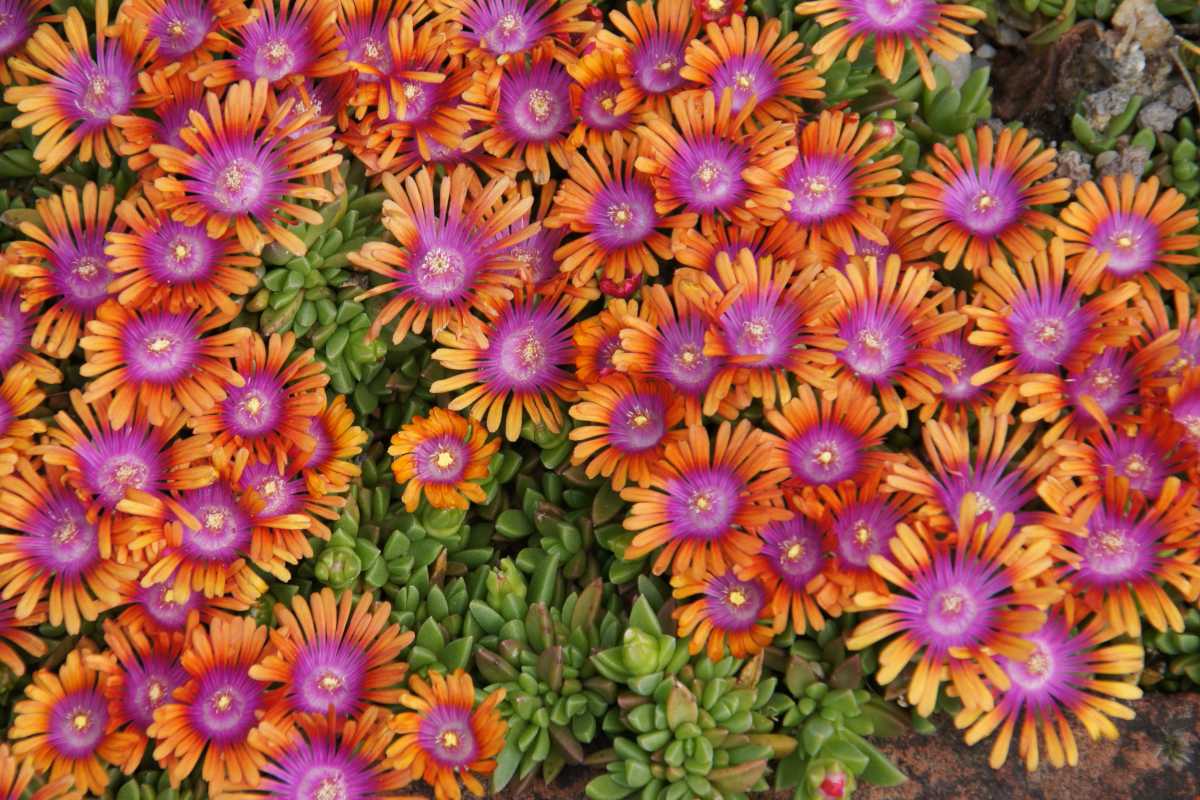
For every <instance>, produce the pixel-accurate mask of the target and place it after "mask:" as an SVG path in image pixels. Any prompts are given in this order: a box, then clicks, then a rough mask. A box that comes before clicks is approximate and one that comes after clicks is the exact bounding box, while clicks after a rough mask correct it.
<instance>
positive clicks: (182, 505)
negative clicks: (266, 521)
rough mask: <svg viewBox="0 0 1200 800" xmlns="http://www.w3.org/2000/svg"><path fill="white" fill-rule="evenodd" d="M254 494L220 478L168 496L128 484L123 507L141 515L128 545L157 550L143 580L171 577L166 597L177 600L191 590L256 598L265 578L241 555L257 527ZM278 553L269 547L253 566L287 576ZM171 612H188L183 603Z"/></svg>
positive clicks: (153, 582) (246, 600)
mask: <svg viewBox="0 0 1200 800" xmlns="http://www.w3.org/2000/svg"><path fill="white" fill-rule="evenodd" d="M255 500H256V498H254V497H250V496H248V495H247V494H246V493H241V494H240V495H239V494H237V493H235V492H234V490H233V488H232V487H231V486H230V485H229V484H228V483H227V482H226V481H224V480H222V481H218V482H216V483H212V484H210V485H208V486H203V487H201V488H199V489H189V490H186V491H183V492H179V493H177V494H176V495H174V496H167V497H156V496H154V495H150V494H147V493H145V492H140V491H138V490H132V489H131V490H127V497H126V499H125V500H124V501H122V503H121V508H122V509H123V510H127V511H128V512H129V513H131V514H136V515H138V516H139V517H143V518H145V520H144V521H139V522H140V524H139V528H140V530H141V535H140V536H139V537H138V539H137V540H136V541H135V542H134V543H133V545H132V547H134V548H135V549H136V548H139V547H140V548H154V550H153V551H154V552H156V554H157V555H156V556H155V558H154V559H153V561H152V562H151V563H150V565H149V566H148V567H147V569H146V571H145V572H144V573H143V574H142V576H141V581H140V583H141V586H142V587H143V588H145V589H149V588H151V587H153V586H156V585H158V584H163V583H167V582H170V584H171V597H170V600H171V601H172V602H173V603H174V604H175V605H178V604H180V603H182V602H184V601H186V600H187V599H188V596H189V594H190V593H191V592H199V593H201V594H202V595H203V596H204V597H208V598H227V597H229V598H232V599H234V600H236V601H238V602H240V603H252V602H254V601H255V600H257V599H258V598H259V597H260V596H261V595H262V593H263V592H265V591H266V589H267V584H266V582H265V581H264V580H263V579H262V578H260V577H259V576H258V575H257V574H256V573H255V572H254V570H252V569H251V568H250V564H248V563H247V561H246V558H245V556H247V555H249V554H250V551H251V546H252V543H253V539H254V538H255V533H256V531H255V527H254V526H255V516H256V512H257V505H258V504H257V503H256V502H255ZM301 524H303V523H301ZM259 538H260V540H261V538H262V534H259ZM259 549H262V548H261V547H260V548H259ZM282 555H283V554H275V553H272V554H271V556H272V557H271V558H270V560H269V561H263V562H260V563H256V566H258V567H260V568H262V569H264V570H266V571H268V572H271V573H273V574H275V575H276V576H277V577H279V576H281V577H280V579H281V580H287V578H288V573H287V571H286V570H284V569H282V567H281V566H280V564H279V560H280V559H281V558H282ZM173 613H175V614H180V615H183V616H184V617H185V618H186V616H187V614H186V613H185V611H184V610H183V609H174V612H173Z"/></svg>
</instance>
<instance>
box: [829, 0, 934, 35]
mask: <svg viewBox="0 0 1200 800" xmlns="http://www.w3.org/2000/svg"><path fill="white" fill-rule="evenodd" d="M936 7H937V3H936V2H935V0H849V2H848V3H847V8H848V11H849V14H850V25H851V27H852V29H853V30H854V32H855V33H862V34H875V35H877V36H879V35H892V36H905V37H912V38H920V37H922V36H923V35H924V34H926V32H927V31H928V30H929V27H930V25H931V23H932V22H933V21H934V19H935V16H936V13H937V12H936V11H935V9H936Z"/></svg>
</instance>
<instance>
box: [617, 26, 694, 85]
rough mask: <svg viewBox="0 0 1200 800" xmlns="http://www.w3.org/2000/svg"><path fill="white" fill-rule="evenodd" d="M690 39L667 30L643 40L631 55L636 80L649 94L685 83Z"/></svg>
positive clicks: (631, 64)
mask: <svg viewBox="0 0 1200 800" xmlns="http://www.w3.org/2000/svg"><path fill="white" fill-rule="evenodd" d="M686 44H687V43H686V42H683V41H680V40H679V39H678V38H673V37H671V36H668V35H667V34H664V33H655V34H652V35H650V36H649V37H647V38H645V39H643V40H642V42H641V43H640V44H639V45H638V48H637V49H636V50H634V52H633V53H632V54H631V57H630V66H631V67H632V70H633V80H634V83H636V84H637V85H638V87H639V88H640V89H641V90H642V91H643V92H645V93H646V94H667V93H669V92H672V91H674V90H676V89H678V88H679V87H680V86H683V83H684V80H683V76H682V75H680V74H679V70H680V69H682V68H683V63H684V50H685V47H686Z"/></svg>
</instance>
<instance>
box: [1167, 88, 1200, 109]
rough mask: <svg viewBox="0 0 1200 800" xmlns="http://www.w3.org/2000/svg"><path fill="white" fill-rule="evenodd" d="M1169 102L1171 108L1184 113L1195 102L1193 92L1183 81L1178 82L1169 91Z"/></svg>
mask: <svg viewBox="0 0 1200 800" xmlns="http://www.w3.org/2000/svg"><path fill="white" fill-rule="evenodd" d="M1167 103H1168V104H1169V105H1170V106H1171V108H1173V109H1175V110H1176V111H1178V112H1180V113H1183V112H1184V111H1187V110H1188V109H1189V108H1191V107H1192V105H1193V104H1194V103H1195V100H1193V98H1192V93H1191V92H1189V91H1188V88H1187V87H1186V86H1184V85H1183V84H1182V83H1180V84H1176V85H1175V87H1174V88H1173V89H1171V91H1170V92H1168V93H1167Z"/></svg>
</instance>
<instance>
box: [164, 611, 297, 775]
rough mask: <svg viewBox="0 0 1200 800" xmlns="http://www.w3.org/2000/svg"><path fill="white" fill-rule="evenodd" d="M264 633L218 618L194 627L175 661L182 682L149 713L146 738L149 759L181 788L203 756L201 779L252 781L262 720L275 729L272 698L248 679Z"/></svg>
mask: <svg viewBox="0 0 1200 800" xmlns="http://www.w3.org/2000/svg"><path fill="white" fill-rule="evenodd" d="M266 646H267V629H266V628H263V627H260V626H258V625H256V624H255V623H254V620H253V619H251V618H250V617H216V618H214V619H213V620H212V622H211V623H209V625H208V626H207V627H205V626H198V627H196V628H194V629H193V630H192V631H191V633H190V635H189V636H188V639H187V645H186V646H185V647H184V650H183V655H182V657H181V658H180V659H179V663H180V665H181V666H182V667H183V671H184V672H185V673H187V681H186V683H184V684H183V685H182V686H180V687H179V688H178V689H176V690H175V692H174V693H173V694H172V697H171V702H169V703H165V704H163V705H161V706H159V707H158V708H156V709H155V710H154V722H153V723H151V724H150V727H149V729H148V733H149V734H150V736H151V737H153V738H154V740H155V743H154V758H155V760H156V761H158V763H159V764H160V765H162V767H163V769H164V770H166V772H167V775H168V776H169V777H170V779H171V785H172V786H178V785H179V783H180V781H182V780H183V778H184V777H186V776H187V775H189V774H190V773H191V772H192V770H193V769H195V767H196V764H197V763H198V762H199V761H200V758H201V757H202V756H203V758H204V765H203V767H202V770H201V777H203V779H204V780H205V782H208V783H211V782H213V781H217V782H221V783H224V782H232V783H241V782H243V781H244V782H246V783H250V784H257V783H258V781H259V770H260V769H262V768H263V766H264V765H265V764H266V756H264V755H263V754H262V752H260V751H259V750H258V749H256V748H255V747H253V746H251V745H250V743H249V742H248V736H249V734H250V731H251V730H252V729H253V728H254V727H255V726H256V725H258V724H260V722H261V723H262V724H275V723H276V722H277V721H278V719H277V717H275V716H273V715H271V714H270V713H269V712H267V713H266V717H265V718H264V709H269V708H270V707H271V698H270V697H267V696H266V695H265V693H264V688H265V687H264V686H263V685H262V683H260V682H259V681H257V680H255V679H254V678H252V677H250V668H251V667H253V666H254V664H255V663H256V662H257V661H258V660H259V659H260V658H262V655H263V651H264V650H265V649H266Z"/></svg>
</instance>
